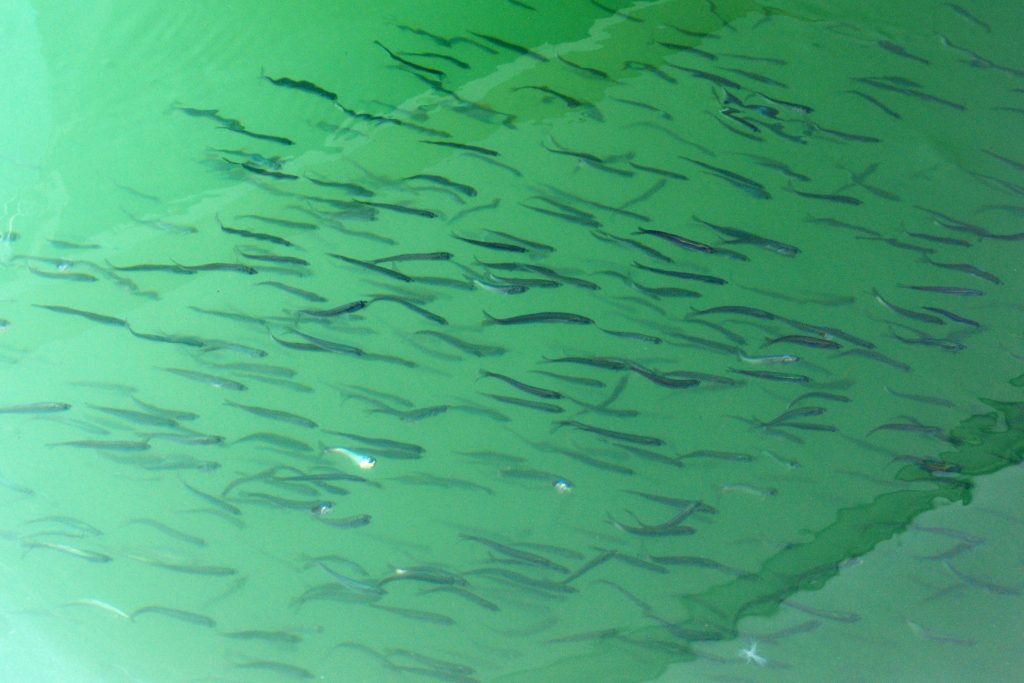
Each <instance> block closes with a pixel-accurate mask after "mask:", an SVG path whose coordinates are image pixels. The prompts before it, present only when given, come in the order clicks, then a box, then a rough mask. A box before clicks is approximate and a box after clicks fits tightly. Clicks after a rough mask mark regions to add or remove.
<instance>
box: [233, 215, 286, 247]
mask: <svg viewBox="0 0 1024 683" xmlns="http://www.w3.org/2000/svg"><path fill="white" fill-rule="evenodd" d="M217 223H219V224H220V229H221V230H222V231H223V232H226V233H228V234H230V235H238V236H239V237H246V238H248V239H254V240H259V241H261V242H270V243H271V244H276V245H278V246H282V247H294V246H295V245H294V244H292V243H291V242H289V241H288V240H286V239H285V238H283V237H278V236H277V235H271V234H269V233H265V232H253V231H252V230H244V229H242V228H232V227H229V226H226V225H224V223H223V222H221V220H220V216H218V217H217Z"/></svg>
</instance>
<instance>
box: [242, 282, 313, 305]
mask: <svg viewBox="0 0 1024 683" xmlns="http://www.w3.org/2000/svg"><path fill="white" fill-rule="evenodd" d="M256 284H258V285H266V286H269V287H274V288H275V289H279V290H281V291H282V292H288V293H289V294H292V295H294V296H297V297H299V298H300V299H305V300H306V301H313V302H315V303H323V302H325V301H327V299H325V298H324V297H322V296H320V295H319V294H317V293H316V292H310V291H307V290H305V289H299V288H298V287H293V286H292V285H288V284H285V283H283V282H275V281H274V280H265V281H263V282H257V283H256Z"/></svg>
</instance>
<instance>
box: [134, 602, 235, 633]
mask: <svg viewBox="0 0 1024 683" xmlns="http://www.w3.org/2000/svg"><path fill="white" fill-rule="evenodd" d="M143 614H160V615H162V616H165V617H170V618H172V619H177V620H179V621H184V622H187V623H189V624H195V625H196V626H204V627H206V628H215V627H216V626H217V622H216V621H214V620H213V619H211V618H210V617H208V616H206V615H205V614H198V613H196V612H188V611H186V610H181V609H175V608H173V607H163V606H161V605H148V606H146V607H140V608H139V609H137V610H135V611H134V612H132V613H131V618H132V621H135V620H137V619H138V618H139V617H140V616H142V615H143Z"/></svg>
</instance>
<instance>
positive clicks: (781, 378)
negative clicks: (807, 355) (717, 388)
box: [729, 368, 811, 384]
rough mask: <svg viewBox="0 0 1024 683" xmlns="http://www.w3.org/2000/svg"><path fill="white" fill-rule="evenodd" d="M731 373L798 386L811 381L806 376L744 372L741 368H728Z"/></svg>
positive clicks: (784, 373)
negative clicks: (792, 383) (794, 383)
mask: <svg viewBox="0 0 1024 683" xmlns="http://www.w3.org/2000/svg"><path fill="white" fill-rule="evenodd" d="M729 369H730V370H732V371H733V372H736V373H739V374H741V375H746V376H747V377H755V378H757V379H766V380H771V381H774V382H796V383H798V384H806V383H807V382H810V381H811V378H810V377H808V376H807V375H798V374H793V373H788V372H774V371H771V370H744V369H742V368H729Z"/></svg>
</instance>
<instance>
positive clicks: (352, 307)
mask: <svg viewBox="0 0 1024 683" xmlns="http://www.w3.org/2000/svg"><path fill="white" fill-rule="evenodd" d="M370 303H371V302H370V301H368V300H366V299H358V300H356V301H352V302H350V303H347V304H342V305H340V306H335V307H334V308H328V309H326V310H325V309H310V308H307V309H303V310H300V311H299V313H301V314H303V315H311V316H314V317H317V318H334V317H337V316H339V315H348V314H349V313H357V312H359V311H361V310H363V309H365V308H366V307H367V306H369V305H370Z"/></svg>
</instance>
